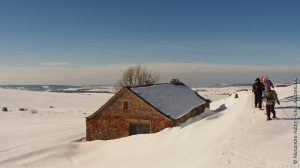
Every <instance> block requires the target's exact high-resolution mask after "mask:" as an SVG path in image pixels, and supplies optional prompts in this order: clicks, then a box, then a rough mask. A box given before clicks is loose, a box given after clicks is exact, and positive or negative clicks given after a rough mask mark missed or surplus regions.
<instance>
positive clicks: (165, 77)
mask: <svg viewBox="0 0 300 168" xmlns="http://www.w3.org/2000/svg"><path fill="white" fill-rule="evenodd" d="M50 65H57V64H50ZM58 65H65V64H58ZM131 65H133V64H111V65H105V66H85V67H65V66H45V67H35V68H33V67H23V68H22V67H14V68H13V67H9V68H4V67H2V68H0V81H1V83H0V84H72V85H85V84H111V85H114V84H115V83H116V82H117V80H118V79H119V78H120V77H121V75H122V73H123V72H124V71H125V70H126V69H127V68H128V67H129V66H131ZM143 65H144V66H146V67H147V68H148V69H150V70H153V71H155V72H158V73H159V74H160V75H161V82H169V81H170V80H171V79H172V78H179V79H180V80H181V81H183V82H185V83H187V84H188V85H190V86H195V87H197V86H209V85H214V84H217V83H228V84H231V83H252V82H253V80H254V79H255V78H256V77H258V76H260V75H268V76H269V77H270V78H271V79H272V80H273V82H287V83H289V82H291V81H292V80H293V79H294V78H295V77H300V73H299V72H300V66H298V65H297V66H279V65H276V66H275V65H274V66H264V65H262V66H261V65H234V64H233V65H225V64H200V63H152V64H143Z"/></svg>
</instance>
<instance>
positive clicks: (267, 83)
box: [260, 76, 274, 89]
mask: <svg viewBox="0 0 300 168" xmlns="http://www.w3.org/2000/svg"><path fill="white" fill-rule="evenodd" d="M260 81H261V82H262V83H263V84H264V85H265V88H267V87H271V88H273V89H274V85H273V82H272V81H271V80H270V79H269V77H268V76H261V77H260Z"/></svg>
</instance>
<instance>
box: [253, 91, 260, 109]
mask: <svg viewBox="0 0 300 168" xmlns="http://www.w3.org/2000/svg"><path fill="white" fill-rule="evenodd" d="M254 95H255V101H254V103H255V107H257V106H258V107H259V108H262V98H261V95H262V93H254Z"/></svg>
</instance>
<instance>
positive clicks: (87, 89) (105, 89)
mask: <svg viewBox="0 0 300 168" xmlns="http://www.w3.org/2000/svg"><path fill="white" fill-rule="evenodd" d="M0 88H4V89H18V90H28V91H48V92H65V93H114V92H115V88H114V87H113V86H108V85H87V86H72V85H0Z"/></svg>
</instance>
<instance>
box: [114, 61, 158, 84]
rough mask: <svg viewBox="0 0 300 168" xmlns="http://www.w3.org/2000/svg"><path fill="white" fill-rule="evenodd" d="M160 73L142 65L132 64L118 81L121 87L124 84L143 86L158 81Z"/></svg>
mask: <svg viewBox="0 0 300 168" xmlns="http://www.w3.org/2000/svg"><path fill="white" fill-rule="evenodd" d="M159 79H160V77H159V74H157V73H155V72H153V71H151V70H148V69H146V68H145V67H143V66H141V65H134V66H130V67H129V68H128V69H127V70H126V71H125V72H124V73H123V75H122V78H121V79H120V80H119V81H118V85H119V87H124V86H143V85H150V84H154V83H157V82H158V81H159Z"/></svg>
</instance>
